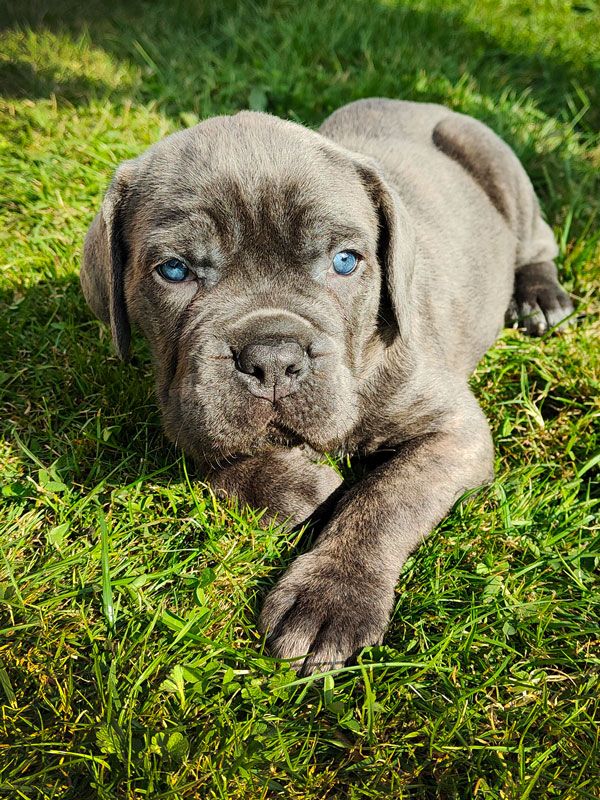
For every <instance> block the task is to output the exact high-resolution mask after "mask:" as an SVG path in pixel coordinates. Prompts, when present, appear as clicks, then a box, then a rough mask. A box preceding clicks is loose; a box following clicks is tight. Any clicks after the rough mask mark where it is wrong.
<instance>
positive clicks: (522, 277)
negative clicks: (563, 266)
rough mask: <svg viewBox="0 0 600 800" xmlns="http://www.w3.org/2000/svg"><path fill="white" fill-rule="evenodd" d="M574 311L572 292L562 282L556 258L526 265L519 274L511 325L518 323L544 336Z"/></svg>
mask: <svg viewBox="0 0 600 800" xmlns="http://www.w3.org/2000/svg"><path fill="white" fill-rule="evenodd" d="M572 311H573V303H572V302H571V299H570V297H569V295H568V294H567V293H566V292H565V291H564V289H563V288H562V287H561V285H560V283H559V282H558V274H557V271H556V266H555V264H554V262H552V261H543V262H541V263H538V264H526V265H525V266H523V267H520V268H518V269H517V272H516V274H515V292H514V296H513V300H512V303H511V306H510V308H509V309H508V312H507V321H508V323H509V324H513V323H514V322H518V323H519V324H520V325H522V326H523V327H524V328H525V330H526V331H527V333H528V334H530V336H541V335H542V334H544V333H545V332H546V331H547V330H548V329H549V328H553V327H554V326H555V325H558V324H559V323H560V322H562V320H563V319H565V317H568V316H569V314H571V313H572Z"/></svg>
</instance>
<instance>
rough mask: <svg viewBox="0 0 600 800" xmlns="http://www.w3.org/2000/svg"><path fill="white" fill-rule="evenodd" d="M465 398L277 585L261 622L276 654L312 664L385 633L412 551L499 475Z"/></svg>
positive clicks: (358, 495)
mask: <svg viewBox="0 0 600 800" xmlns="http://www.w3.org/2000/svg"><path fill="white" fill-rule="evenodd" d="M463 407H464V408H465V409H467V410H465V411H464V412H462V413H461V414H460V415H457V414H454V415H453V417H452V418H451V419H448V420H447V422H446V424H445V427H444V429H442V430H439V431H437V432H435V433H431V434H428V435H425V436H421V437H419V438H417V439H414V440H411V441H408V442H406V443H405V444H403V445H402V446H400V447H399V448H398V450H397V453H396V455H395V456H394V457H392V459H391V460H390V461H388V462H387V463H386V464H384V465H383V466H381V467H379V468H378V469H376V470H375V471H374V472H372V473H371V474H370V475H369V476H367V477H366V478H365V479H364V480H363V481H361V482H360V483H359V484H358V485H357V486H355V487H354V488H353V489H352V490H351V491H349V492H348V494H347V495H346V496H345V497H344V498H343V499H342V501H341V503H340V504H339V506H338V509H337V511H336V514H335V515H334V517H333V518H332V520H331V522H330V523H329V525H328V526H327V527H326V528H325V530H324V531H323V533H322V534H321V536H320V537H319V539H318V541H317V545H316V547H315V548H314V550H312V551H311V552H309V553H307V554H305V555H302V556H300V557H299V558H298V559H296V561H295V562H294V563H293V564H292V566H291V567H290V569H289V570H288V571H287V572H286V574H285V575H284V576H283V578H282V579H281V580H280V581H279V583H278V584H277V585H276V586H275V588H274V589H273V590H272V591H271V593H270V594H269V595H268V597H267V599H266V602H265V605H264V608H263V611H262V614H261V618H260V627H261V630H262V631H263V632H265V633H267V634H268V644H269V647H270V649H271V652H273V653H274V654H275V655H276V656H279V657H282V658H297V659H298V660H297V662H295V664H296V666H297V668H300V667H302V668H303V670H304V672H305V673H311V672H315V671H321V670H326V669H332V668H335V667H339V666H342V665H343V664H344V663H345V662H346V660H347V659H348V658H349V657H351V656H352V655H353V654H354V653H355V652H356V651H357V650H359V649H360V648H361V647H364V646H366V645H372V644H376V643H379V642H380V641H381V639H382V637H383V634H384V631H385V629H386V627H387V624H388V620H389V616H390V613H391V610H392V606H393V602H394V588H395V585H396V582H397V580H398V576H399V573H400V570H401V568H402V565H403V564H404V562H405V560H406V558H407V557H408V555H409V554H410V553H411V551H413V550H414V549H415V548H416V547H417V545H418V544H419V543H420V542H421V541H422V540H423V538H424V537H425V536H427V534H428V533H429V532H430V531H431V529H432V528H433V527H434V526H435V525H436V524H437V523H438V522H439V521H440V520H441V519H442V518H443V517H444V516H445V515H446V514H447V513H448V511H449V509H450V508H451V507H452V505H453V503H454V502H455V501H456V499H457V498H458V497H459V496H460V495H461V494H462V493H463V492H464V491H465V490H467V489H468V488H471V487H475V486H479V485H481V484H482V483H484V482H486V481H487V480H489V479H490V478H491V477H492V475H493V445H492V440H491V436H490V432H489V428H488V425H487V421H486V420H485V418H484V416H483V413H482V412H481V410H480V408H479V406H478V405H477V403H476V401H475V398H474V397H473V396H472V395H471V394H470V393H469V395H468V396H467V397H466V402H465V403H464V406H463ZM307 654H309V655H307Z"/></svg>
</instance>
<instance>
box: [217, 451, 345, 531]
mask: <svg viewBox="0 0 600 800" xmlns="http://www.w3.org/2000/svg"><path fill="white" fill-rule="evenodd" d="M207 479H208V482H209V483H210V485H211V486H212V487H213V488H214V489H215V490H217V491H219V492H223V493H224V494H226V495H230V496H233V497H235V498H236V499H237V500H238V502H240V503H241V504H242V505H243V504H246V505H249V506H252V507H253V508H257V509H262V508H266V509H267V513H266V514H265V516H264V517H263V519H264V520H265V521H269V520H271V519H273V518H274V517H277V518H278V520H279V521H280V522H284V521H286V520H287V521H288V523H289V524H290V525H299V524H300V523H301V522H304V521H305V520H306V519H307V518H308V517H310V515H311V514H312V513H313V512H314V511H316V509H317V508H319V506H321V505H322V504H323V503H324V502H325V501H326V500H327V498H328V497H329V496H330V495H331V494H332V493H333V492H334V491H335V490H336V489H337V488H338V487H339V486H340V485H341V483H342V479H341V477H340V476H339V475H338V473H337V472H336V471H335V470H334V469H332V468H331V467H328V466H327V465H325V464H318V463H315V462H314V461H312V460H311V459H310V458H309V457H308V455H307V454H306V453H305V452H304V451H303V450H301V449H300V448H298V447H296V448H293V449H291V450H287V449H272V450H268V451H265V452H264V453H260V454H259V455H256V456H250V457H248V458H244V459H240V460H239V461H234V462H233V463H232V464H228V465H227V466H226V467H224V468H223V469H220V470H219V471H215V472H213V473H212V474H209V475H208V478H207Z"/></svg>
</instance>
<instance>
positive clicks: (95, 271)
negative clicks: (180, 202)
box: [79, 161, 134, 361]
mask: <svg viewBox="0 0 600 800" xmlns="http://www.w3.org/2000/svg"><path fill="white" fill-rule="evenodd" d="M133 171H134V167H133V162H131V161H126V162H125V163H124V164H122V165H121V166H120V167H119V169H118V170H117V172H116V173H115V176H114V178H113V181H112V183H111V185H110V186H109V188H108V191H107V192H106V195H105V196H104V200H103V202H102V208H101V209H100V211H99V213H98V214H96V216H95V218H94V221H93V222H92V224H91V226H90V229H89V231H88V233H87V236H86V237H85V244H84V247H83V265H82V267H81V273H80V276H79V279H80V281H81V288H82V289H83V294H84V295H85V299H86V300H87V303H88V305H89V307H90V308H91V309H92V311H93V312H94V314H95V315H96V316H97V317H98V319H101V320H102V321H103V322H106V323H107V324H108V325H110V329H111V332H112V337H113V342H114V345H115V349H116V351H117V354H118V356H119V358H121V359H122V360H123V361H126V360H127V357H128V355H129V343H130V339H131V328H130V325H129V318H128V316H127V307H126V304H125V288H124V279H125V267H126V261H127V253H126V251H125V243H124V235H123V205H124V201H125V198H126V195H127V190H128V188H129V185H130V181H131V178H132V175H133Z"/></svg>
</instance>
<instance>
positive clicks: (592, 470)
mask: <svg viewBox="0 0 600 800" xmlns="http://www.w3.org/2000/svg"><path fill="white" fill-rule="evenodd" d="M15 7H17V8H16V10H15ZM2 21H3V28H2V32H1V37H2V46H1V47H0V93H1V94H2V100H1V101H0V102H1V109H2V111H1V115H0V137H1V138H0V198H2V202H1V203H0V247H1V253H2V256H1V272H0V302H1V303H2V305H3V311H2V315H1V320H0V324H1V326H2V329H1V341H2V361H1V362H0V395H1V397H2V403H3V413H2V417H1V420H0V425H1V429H2V439H1V444H0V474H1V476H2V481H1V485H2V489H1V494H0V515H1V520H2V522H1V531H0V659H1V662H0V705H1V713H0V796H5V797H8V798H10V799H11V800H13V798H14V800H17V798H44V799H45V798H56V800H58V799H59V798H60V800H86V799H87V798H106V799H107V800H108V799H111V800H112V798H144V797H146V798H153V800H154V798H165V799H166V798H196V797H197V798H222V799H224V798H252V799H253V800H254V798H257V799H258V798H280V797H281V798H298V799H300V798H301V799H302V800H308V799H309V798H311V799H313V798H314V800H323V799H324V798H330V799H331V800H338V798H347V799H348V800H358V798H379V797H386V798H388V797H389V798H440V800H446V799H447V798H457V800H466V799H467V798H483V799H484V800H488V799H490V800H496V799H497V800H500V799H502V800H513V799H514V800H517V798H518V799H519V800H526V798H531V799H533V798H563V799H564V800H576V798H577V799H579V798H598V797H600V757H599V756H600V747H599V741H598V739H599V731H600V711H599V707H598V706H599V696H600V673H599V669H598V668H599V665H600V647H599V625H598V622H599V619H600V614H599V602H598V601H599V598H600V588H599V584H598V578H597V575H598V573H597V568H598V563H599V559H600V542H599V534H598V524H597V520H598V517H597V513H598V492H597V487H598V484H597V482H596V481H597V478H596V475H597V466H598V461H599V458H598V448H597V438H598V434H597V420H598V383H599V380H598V378H599V370H598V360H599V359H598V335H599V333H600V330H599V327H600V326H599V323H598V316H597V310H596V309H595V307H594V302H593V288H594V284H595V283H596V284H597V281H598V277H599V273H600V270H599V266H600V253H599V246H598V243H599V237H598V234H597V232H596V228H597V220H598V217H597V212H598V196H599V195H598V188H599V187H598V183H599V181H598V174H599V167H600V148H599V139H598V134H597V131H598V124H599V123H600V111H599V109H600V37H598V28H599V24H600V12H599V8H598V5H597V4H596V2H594V0H577V2H572V3H571V2H564V1H563V0H538V1H537V2H533V0H523V1H522V2H514V1H513V0H494V2H492V0H482V2H478V3H472V2H467V0H388V1H387V2H367V0H352V1H351V2H350V1H349V2H345V3H342V2H333V0H323V2H319V3H317V2H313V0H308V1H307V2H306V3H301V4H297V3H292V2H290V1H289V0H266V2H261V3H256V4H254V5H252V4H250V3H248V2H244V3H234V2H231V1H230V0H220V1H219V2H213V0H208V1H207V2H205V3H193V2H191V0H174V2H167V0H156V2H153V3H150V2H134V1H133V0H132V2H128V3H121V4H108V3H107V4H104V5H103V4H102V3H101V2H99V0H90V2H88V3H86V4H81V3H79V2H77V3H76V2H74V0H57V1H56V2H54V3H50V2H45V1H44V0H31V1H30V2H27V0H24V2H21V3H18V4H11V5H10V6H6V7H5V8H4V12H3V16H2ZM368 95H387V96H392V97H394V96H396V97H406V98H412V99H416V100H426V101H438V102H444V103H447V104H449V105H450V106H452V107H453V108H456V109H458V110H462V111H465V112H467V113H471V114H473V115H475V116H477V117H478V118H480V119H482V120H484V121H485V122H487V123H489V124H490V125H492V126H493V127H494V128H495V130H497V131H498V132H499V133H501V134H502V135H503V136H505V138H506V139H507V140H508V141H509V142H510V143H511V144H512V146H513V147H514V148H515V150H516V151H517V153H518V154H519V155H520V157H521V158H522V159H523V161H524V163H525V165H526V167H527V169H528V170H529V173H530V175H531V176H532V179H533V180H534V182H535V185H536V188H537V190H538V192H539V195H540V198H541V201H542V204H543V207H544V210H545V213H546V215H547V217H548V219H549V221H550V223H551V224H552V225H553V226H554V229H555V231H556V234H557V237H558V239H559V241H560V244H561V252H560V260H559V266H560V270H561V274H562V276H563V281H564V283H565V285H566V286H567V288H568V289H569V291H571V292H572V294H573V295H574V296H575V297H576V298H577V301H578V310H579V315H580V320H579V325H578V326H577V327H576V328H574V329H571V330H570V331H568V332H567V333H565V334H563V335H560V336H547V337H544V338H543V339H541V340H529V339H526V338H525V337H523V336H522V335H521V334H520V333H518V332H516V331H507V332H505V333H504V334H503V336H502V337H501V339H500V340H499V342H498V343H497V345H496V346H495V347H494V348H493V349H492V350H491V351H490V353H489V354H488V355H487V356H486V358H485V359H484V361H483V362H482V364H481V365H480V367H479V368H478V370H477V372H476V374H475V376H474V377H473V386H474V389H475V391H476V393H477V395H478V397H479V398H480V400H481V403H482V405H483V407H484V409H485V411H486V413H487V415H488V417H489V419H490V420H491V423H492V426H493V428H494V433H495V439H496V443H497V480H496V482H495V483H494V484H493V485H492V486H490V487H489V488H487V489H486V490H484V491H483V492H481V493H479V494H477V495H475V496H473V497H471V498H470V499H468V500H467V501H466V502H464V503H463V504H462V505H460V506H458V507H457V508H455V510H454V511H453V512H452V514H451V515H450V516H449V517H448V518H447V519H446V520H445V521H444V522H443V523H442V524H441V525H440V526H439V528H438V530H437V531H436V532H435V533H434V534H433V535H432V536H431V537H430V539H429V540H428V541H427V542H426V544H425V545H424V546H423V547H422V548H421V550H420V551H419V552H418V554H417V555H415V556H414V557H413V558H412V559H411V560H410V562H409V563H408V564H407V565H406V568H405V569H404V571H403V574H402V576H401V579H400V583H399V585H398V591H397V603H396V608H395V612H394V616H393V620H392V625H391V628H390V631H389V634H388V636H387V638H386V645H385V646H384V647H381V648H375V649H372V650H370V651H367V652H365V653H364V654H363V656H362V658H361V659H360V661H359V664H358V665H357V666H356V667H354V668H351V669H346V670H342V671H340V672H338V673H336V674H335V675H330V676H328V677H320V678H318V679H309V680H300V679H298V678H297V676H296V674H295V673H294V672H293V671H292V670H290V669H289V668H288V667H287V666H286V664H282V663H277V662H275V661H273V660H272V659H270V658H269V657H268V656H267V655H266V654H264V653H263V652H262V649H261V641H260V639H259V637H258V635H257V634H256V632H255V620H256V616H257V609H258V607H259V605H260V599H261V597H262V596H263V594H264V592H265V591H266V589H267V588H268V587H270V586H271V585H272V584H273V582H274V581H275V580H276V579H277V577H278V575H280V574H281V571H282V569H283V568H284V567H285V565H286V564H288V563H289V562H290V560H291V558H292V557H293V553H294V552H295V550H296V551H297V549H298V548H300V549H301V548H302V547H303V546H305V545H304V540H303V539H301V537H300V536H299V535H298V534H294V535H290V534H288V535H283V534H281V532H279V531H278V530H277V529H276V528H270V529H268V530H266V531H265V530H262V529H261V528H260V526H259V525H258V515H257V513H256V512H253V511H250V510H243V511H241V512H238V511H237V510H236V509H235V508H234V507H233V506H228V505H224V504H222V503H220V502H217V501H216V500H215V498H214V497H213V496H212V495H211V493H210V492H209V491H208V490H207V488H206V487H205V486H203V484H202V483H200V482H199V480H198V477H197V476H196V475H195V474H194V470H193V465H191V464H189V463H186V462H185V460H184V459H183V458H182V456H181V455H180V454H179V453H178V452H176V451H175V450H174V449H172V448H170V447H169V446H168V445H167V444H166V442H165V440H164V439H163V436H162V434H161V432H160V426H159V422H158V417H157V411H156V406H155V402H154V400H153V395H152V381H151V375H150V370H149V367H148V366H147V354H146V351H145V349H144V346H143V344H141V343H140V342H138V343H137V344H136V363H135V364H130V365H127V366H123V365H121V364H119V363H118V362H117V360H116V358H115V357H114V355H113V352H112V349H111V344H110V342H109V338H108V335H107V332H106V330H105V329H104V328H103V327H102V326H101V325H100V324H99V323H98V322H96V321H95V320H94V319H92V317H91V315H90V313H89V311H88V310H87V308H86V306H85V303H84V301H83V298H82V296H81V294H80V291H79V288H78V282H77V270H78V266H79V259H80V249H81V242H82V239H83V236H84V233H85V230H86V228H87V226H88V224H89V222H90V220H91V218H92V216H93V214H94V213H95V211H96V210H97V208H98V206H99V203H100V198H101V195H102V192H103V190H104V188H105V187H106V185H107V182H108V180H109V178H110V175H111V173H112V171H113V169H114V168H115V166H116V165H117V164H118V163H119V162H120V161H121V160H123V159H125V158H127V157H130V156H134V155H136V154H138V153H139V152H141V151H142V150H143V149H144V148H145V147H146V146H147V145H149V144H150V143H151V142H153V141H155V140H156V139H158V138H159V137H161V136H163V135H164V134H166V133H168V132H170V131H173V130H176V129H178V128H180V127H182V126H186V125H190V124H193V123H194V122H195V121H196V120H197V119H199V118H202V117H204V116H209V115H212V114H216V113H229V112H232V111H235V110H236V109H239V108H245V107H253V108H259V109H267V110H269V111H271V112H274V113H276V114H280V115H283V116H287V117H291V118H293V119H296V120H300V121H302V122H304V123H306V124H308V125H317V124H318V123H319V122H320V120H321V119H322V118H323V117H324V116H325V115H326V114H327V113H328V112H329V111H331V110H333V109H334V108H335V107H337V106H339V105H341V104H343V103H345V102H347V101H349V100H352V99H355V98H358V97H363V96H368ZM595 426H596V427H595Z"/></svg>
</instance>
